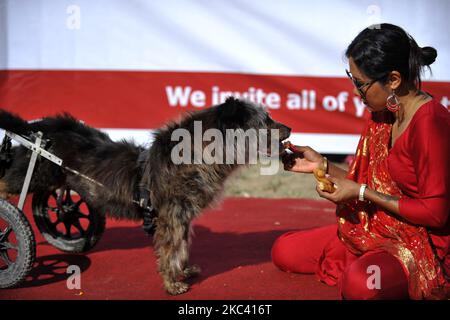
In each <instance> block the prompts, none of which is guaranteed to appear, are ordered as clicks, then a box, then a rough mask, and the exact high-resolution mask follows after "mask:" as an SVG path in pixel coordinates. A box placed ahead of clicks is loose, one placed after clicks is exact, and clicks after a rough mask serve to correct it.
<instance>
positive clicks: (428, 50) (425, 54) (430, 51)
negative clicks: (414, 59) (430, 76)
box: [420, 47, 437, 66]
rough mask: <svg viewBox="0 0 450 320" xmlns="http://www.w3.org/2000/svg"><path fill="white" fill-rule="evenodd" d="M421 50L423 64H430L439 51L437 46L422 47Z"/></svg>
mask: <svg viewBox="0 0 450 320" xmlns="http://www.w3.org/2000/svg"><path fill="white" fill-rule="evenodd" d="M420 52H421V53H422V55H421V58H422V59H421V60H422V61H421V62H422V65H424V66H429V65H431V64H432V63H433V62H434V61H435V60H436V57H437V51H436V49H435V48H433V47H423V48H421V50H420Z"/></svg>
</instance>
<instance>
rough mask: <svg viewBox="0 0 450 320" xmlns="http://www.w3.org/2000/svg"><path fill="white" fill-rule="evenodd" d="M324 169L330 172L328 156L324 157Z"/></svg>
mask: <svg viewBox="0 0 450 320" xmlns="http://www.w3.org/2000/svg"><path fill="white" fill-rule="evenodd" d="M322 166H323V171H325V173H328V159H327V157H323V164H322Z"/></svg>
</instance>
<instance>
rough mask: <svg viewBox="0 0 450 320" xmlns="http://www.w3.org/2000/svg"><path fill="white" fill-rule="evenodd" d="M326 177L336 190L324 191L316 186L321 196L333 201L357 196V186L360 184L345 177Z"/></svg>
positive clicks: (336, 201)
mask: <svg viewBox="0 0 450 320" xmlns="http://www.w3.org/2000/svg"><path fill="white" fill-rule="evenodd" d="M327 179H328V180H330V181H331V182H333V183H334V185H335V187H336V190H335V191H334V192H333V193H329V192H324V191H322V190H320V189H319V187H318V186H317V187H316V190H317V193H318V194H319V196H320V197H321V198H325V199H328V200H330V201H333V202H334V203H340V202H345V201H348V200H353V199H357V198H358V196H359V188H360V187H361V185H360V184H358V183H356V182H354V181H352V180H349V179H346V178H335V177H332V176H327Z"/></svg>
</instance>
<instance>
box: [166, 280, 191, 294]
mask: <svg viewBox="0 0 450 320" xmlns="http://www.w3.org/2000/svg"><path fill="white" fill-rule="evenodd" d="M164 287H165V289H166V291H167V292H168V293H169V294H171V295H173V296H175V295H178V294H182V293H185V292H187V291H188V290H189V285H188V284H187V283H184V282H181V281H178V282H167V283H165V284H164Z"/></svg>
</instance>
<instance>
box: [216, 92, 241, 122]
mask: <svg viewBox="0 0 450 320" xmlns="http://www.w3.org/2000/svg"><path fill="white" fill-rule="evenodd" d="M241 109H242V102H241V101H239V100H238V99H236V98H235V97H228V98H227V99H226V100H225V102H224V103H222V104H221V105H220V106H219V117H220V118H221V119H222V120H229V119H234V118H236V117H239V113H240V112H239V110H241Z"/></svg>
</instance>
